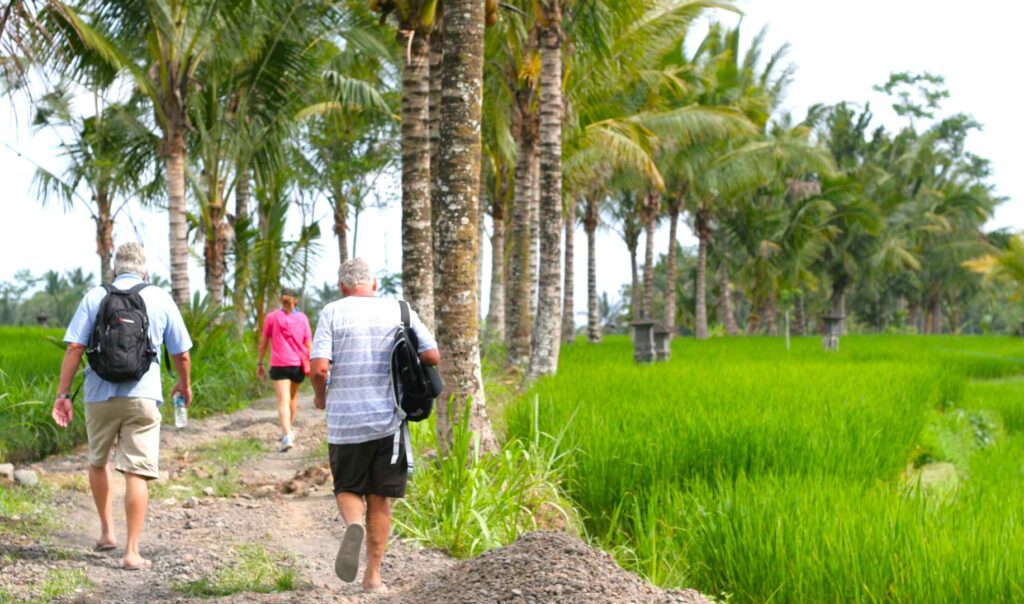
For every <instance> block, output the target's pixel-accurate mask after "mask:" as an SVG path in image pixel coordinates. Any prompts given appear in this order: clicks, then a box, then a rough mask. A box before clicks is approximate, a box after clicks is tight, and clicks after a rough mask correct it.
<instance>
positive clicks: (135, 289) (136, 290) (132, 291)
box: [128, 281, 149, 294]
mask: <svg viewBox="0 0 1024 604" xmlns="http://www.w3.org/2000/svg"><path fill="white" fill-rule="evenodd" d="M147 287H149V283H146V282H145V281H143V282H142V283H139V284H138V285H136V286H134V287H132V288H131V289H130V290H128V293H129V294H137V293H139V292H141V291H142V290H144V289H146V288H147Z"/></svg>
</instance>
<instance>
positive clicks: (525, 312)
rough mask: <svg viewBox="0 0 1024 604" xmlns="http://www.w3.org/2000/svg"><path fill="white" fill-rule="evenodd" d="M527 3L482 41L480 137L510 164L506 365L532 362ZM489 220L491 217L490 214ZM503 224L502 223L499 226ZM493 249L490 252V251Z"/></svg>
mask: <svg viewBox="0 0 1024 604" xmlns="http://www.w3.org/2000/svg"><path fill="white" fill-rule="evenodd" d="M525 4H526V3H522V2H520V3H517V4H516V5H510V6H512V7H513V8H514V9H515V10H509V11H507V12H506V13H505V14H504V15H503V16H502V18H501V19H500V20H498V21H497V23H496V24H495V26H494V27H491V28H489V30H488V32H487V37H486V50H485V52H486V55H487V56H488V57H489V59H488V61H487V64H486V65H485V72H484V74H485V75H484V85H485V93H484V103H485V112H484V134H485V138H486V140H487V147H488V156H489V157H492V158H494V159H493V160H492V163H493V164H494V165H495V166H497V165H499V164H501V165H506V164H507V165H508V166H509V167H510V168H511V170H510V174H509V175H508V178H507V179H506V180H507V182H508V184H507V186H508V188H509V191H508V192H509V193H510V194H511V195H512V196H513V198H512V200H511V204H510V212H509V216H508V218H509V219H510V225H509V227H508V229H507V232H508V240H507V248H508V249H507V250H505V254H506V256H507V262H506V266H507V268H508V270H507V272H506V273H505V274H504V276H505V283H504V289H505V292H504V293H505V299H504V311H505V341H506V344H507V346H508V361H509V363H510V364H511V365H513V366H517V367H523V366H525V365H526V364H527V363H528V362H529V360H530V351H531V344H532V336H533V324H534V317H535V312H536V291H535V287H536V278H537V277H536V261H537V248H536V241H537V240H536V235H535V232H534V229H535V225H536V220H535V218H536V208H537V204H538V188H537V184H538V180H537V171H538V170H539V147H538V128H539V115H538V78H539V51H538V48H537V44H538V42H537V30H536V27H535V20H536V18H535V17H536V15H535V13H534V12H533V11H532V10H524V9H523V8H521V6H524V5H525ZM492 217H493V216H492ZM503 226H504V225H503ZM493 249H494V248H492V250H493Z"/></svg>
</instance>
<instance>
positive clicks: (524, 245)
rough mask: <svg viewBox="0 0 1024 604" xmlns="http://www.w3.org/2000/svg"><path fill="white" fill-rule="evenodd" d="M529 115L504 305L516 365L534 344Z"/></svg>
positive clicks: (523, 129) (520, 144)
mask: <svg viewBox="0 0 1024 604" xmlns="http://www.w3.org/2000/svg"><path fill="white" fill-rule="evenodd" d="M531 117H532V116H531V115H530V114H526V115H523V116H522V119H520V120H519V124H518V125H517V131H518V132H517V134H518V140H517V154H516V185H515V187H516V188H515V198H514V199H513V201H512V229H511V230H512V249H511V250H510V251H511V255H510V258H509V285H508V287H509V297H508V304H507V305H506V306H505V312H506V315H505V323H506V337H507V338H508V360H509V363H510V364H512V365H513V366H516V367H523V366H525V365H526V364H527V363H528V362H529V360H530V349H531V346H532V343H533V340H532V336H533V314H531V312H530V308H531V303H530V301H531V299H532V297H533V296H532V293H533V291H534V289H533V284H532V279H531V278H530V266H531V264H532V263H533V256H534V255H535V253H536V252H535V250H534V247H533V245H532V242H533V238H532V237H531V235H530V223H531V221H530V214H531V207H532V205H533V201H532V199H533V198H534V197H536V193H537V188H536V186H535V184H534V180H533V177H534V172H533V169H532V166H533V165H534V163H535V159H536V157H537V154H538V153H539V149H538V146H537V138H536V130H534V126H535V123H533V120H532V119H531Z"/></svg>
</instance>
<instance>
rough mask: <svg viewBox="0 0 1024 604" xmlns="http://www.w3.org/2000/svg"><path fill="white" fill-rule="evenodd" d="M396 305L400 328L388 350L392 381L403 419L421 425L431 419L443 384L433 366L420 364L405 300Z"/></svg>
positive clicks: (417, 344)
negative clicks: (398, 310)
mask: <svg viewBox="0 0 1024 604" xmlns="http://www.w3.org/2000/svg"><path fill="white" fill-rule="evenodd" d="M398 304H399V306H400V307H401V309H402V326H401V327H400V328H399V330H398V333H397V334H395V343H394V345H393V346H392V348H391V382H392V384H393V386H394V388H395V401H396V403H397V404H398V408H399V409H401V411H402V413H403V414H404V416H405V417H404V418H403V419H406V420H409V421H411V422H421V421H423V420H425V419H427V418H428V417H430V414H431V412H432V411H433V410H434V399H435V398H437V397H438V396H440V394H441V392H443V391H444V383H443V382H442V381H441V374H440V373H438V371H437V368H436V367H432V366H430V365H424V364H423V363H421V362H420V355H419V352H418V351H419V338H417V337H416V332H414V331H413V330H412V329H411V328H410V327H409V305H408V304H407V303H406V302H405V301H404V300H399V301H398Z"/></svg>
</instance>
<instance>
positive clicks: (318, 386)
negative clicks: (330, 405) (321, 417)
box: [309, 359, 331, 409]
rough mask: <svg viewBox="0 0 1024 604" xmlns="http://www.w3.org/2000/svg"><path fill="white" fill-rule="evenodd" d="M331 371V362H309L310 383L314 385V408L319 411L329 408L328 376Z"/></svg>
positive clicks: (325, 360) (322, 360)
mask: <svg viewBox="0 0 1024 604" xmlns="http://www.w3.org/2000/svg"><path fill="white" fill-rule="evenodd" d="M330 371H331V362H330V361H328V360H327V359H312V360H311V361H310V362H309V381H310V383H312V384H313V406H314V407H316V408H317V409H326V408H327V376H328V375H329V374H330Z"/></svg>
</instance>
